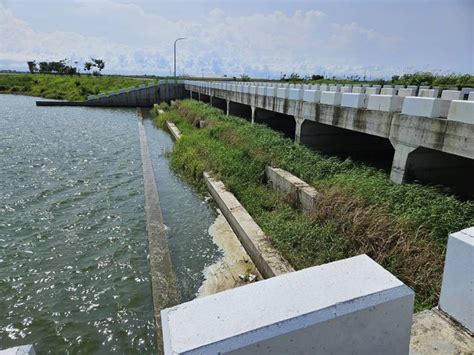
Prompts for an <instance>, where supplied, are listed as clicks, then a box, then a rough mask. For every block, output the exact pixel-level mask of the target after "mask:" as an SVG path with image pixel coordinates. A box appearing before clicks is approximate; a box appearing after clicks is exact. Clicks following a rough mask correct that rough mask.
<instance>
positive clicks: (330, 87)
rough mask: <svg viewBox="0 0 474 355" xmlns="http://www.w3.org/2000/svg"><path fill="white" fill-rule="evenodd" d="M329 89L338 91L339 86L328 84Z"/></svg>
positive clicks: (339, 89)
mask: <svg viewBox="0 0 474 355" xmlns="http://www.w3.org/2000/svg"><path fill="white" fill-rule="evenodd" d="M329 91H333V92H340V91H341V88H340V87H339V86H337V85H331V86H329Z"/></svg>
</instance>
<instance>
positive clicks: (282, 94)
mask: <svg viewBox="0 0 474 355" xmlns="http://www.w3.org/2000/svg"><path fill="white" fill-rule="evenodd" d="M289 90H290V89H288V88H278V90H277V95H276V96H277V97H279V98H280V99H287V98H288V91H289Z"/></svg>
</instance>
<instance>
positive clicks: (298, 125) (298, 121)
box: [295, 116, 304, 144]
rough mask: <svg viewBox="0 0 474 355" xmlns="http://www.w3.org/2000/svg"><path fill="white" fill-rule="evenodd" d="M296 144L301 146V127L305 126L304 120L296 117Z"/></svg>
mask: <svg viewBox="0 0 474 355" xmlns="http://www.w3.org/2000/svg"><path fill="white" fill-rule="evenodd" d="M295 122H296V127H295V143H296V144H300V142H301V126H302V125H303V122H304V118H302V117H297V116H295Z"/></svg>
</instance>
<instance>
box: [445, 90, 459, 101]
mask: <svg viewBox="0 0 474 355" xmlns="http://www.w3.org/2000/svg"><path fill="white" fill-rule="evenodd" d="M463 97H464V94H463V92H462V91H459V90H443V91H442V92H441V98H442V99H443V100H462V99H463Z"/></svg>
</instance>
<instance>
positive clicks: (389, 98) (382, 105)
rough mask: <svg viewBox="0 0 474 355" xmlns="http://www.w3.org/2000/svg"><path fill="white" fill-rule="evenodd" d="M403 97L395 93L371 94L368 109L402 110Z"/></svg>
mask: <svg viewBox="0 0 474 355" xmlns="http://www.w3.org/2000/svg"><path fill="white" fill-rule="evenodd" d="M402 105H403V97H400V96H395V95H369V100H368V103H367V109H368V110H377V111H385V112H400V111H401V110H402Z"/></svg>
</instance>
